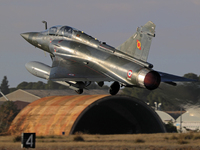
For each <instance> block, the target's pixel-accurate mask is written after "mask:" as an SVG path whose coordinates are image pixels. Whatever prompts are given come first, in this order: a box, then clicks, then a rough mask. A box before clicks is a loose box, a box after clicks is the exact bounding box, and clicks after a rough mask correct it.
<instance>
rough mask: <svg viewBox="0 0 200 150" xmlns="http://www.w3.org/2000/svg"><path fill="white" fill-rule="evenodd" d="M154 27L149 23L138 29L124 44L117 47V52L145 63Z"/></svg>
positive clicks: (153, 35)
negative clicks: (119, 51)
mask: <svg viewBox="0 0 200 150" xmlns="http://www.w3.org/2000/svg"><path fill="white" fill-rule="evenodd" d="M155 27H156V25H155V24H154V23H153V22H151V21H149V22H147V23H146V24H145V25H144V26H141V27H138V28H137V32H136V33H135V34H133V35H132V36H131V37H130V38H129V39H128V40H127V41H126V42H124V43H123V44H122V45H120V46H119V47H117V49H118V50H121V51H123V52H124V53H126V54H128V55H130V56H132V57H135V58H137V59H139V60H142V61H144V62H146V61H147V58H148V55H149V49H150V46H151V41H152V37H155Z"/></svg>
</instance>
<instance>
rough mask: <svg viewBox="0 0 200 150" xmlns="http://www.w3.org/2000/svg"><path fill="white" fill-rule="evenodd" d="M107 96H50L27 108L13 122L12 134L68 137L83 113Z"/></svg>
mask: <svg viewBox="0 0 200 150" xmlns="http://www.w3.org/2000/svg"><path fill="white" fill-rule="evenodd" d="M105 96H107V95H68V96H50V97H44V98H41V99H38V100H36V101H34V102H32V103H31V104H29V105H28V106H26V107H25V108H24V109H23V110H22V111H21V112H20V113H19V114H18V115H17V116H16V118H15V119H14V120H13V122H12V124H11V126H10V129H9V131H10V133H11V134H21V133H22V132H35V133H36V135H61V134H62V132H65V134H66V135H68V134H69V133H70V131H71V129H72V126H73V124H74V122H75V121H76V119H77V118H78V116H79V115H80V114H81V112H82V111H83V110H84V109H85V108H87V107H88V106H89V105H90V104H92V103H93V102H95V101H97V100H99V99H101V98H103V97H105Z"/></svg>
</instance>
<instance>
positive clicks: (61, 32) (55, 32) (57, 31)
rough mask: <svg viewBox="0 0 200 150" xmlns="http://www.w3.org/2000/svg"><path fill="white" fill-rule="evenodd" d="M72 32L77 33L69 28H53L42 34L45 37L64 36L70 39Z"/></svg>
mask: <svg viewBox="0 0 200 150" xmlns="http://www.w3.org/2000/svg"><path fill="white" fill-rule="evenodd" d="M73 31H77V30H76V29H75V28H72V27H69V26H60V25H58V26H53V27H51V28H49V29H47V30H45V31H44V32H42V33H43V34H45V35H52V36H65V37H68V38H71V36H72V33H73Z"/></svg>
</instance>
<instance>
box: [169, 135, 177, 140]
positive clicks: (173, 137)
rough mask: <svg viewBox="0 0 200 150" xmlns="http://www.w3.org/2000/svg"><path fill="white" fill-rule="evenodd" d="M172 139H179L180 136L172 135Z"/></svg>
mask: <svg viewBox="0 0 200 150" xmlns="http://www.w3.org/2000/svg"><path fill="white" fill-rule="evenodd" d="M170 139H171V140H178V137H176V136H175V135H172V136H171V138H170Z"/></svg>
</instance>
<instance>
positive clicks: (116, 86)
mask: <svg viewBox="0 0 200 150" xmlns="http://www.w3.org/2000/svg"><path fill="white" fill-rule="evenodd" d="M119 89H120V84H119V82H116V81H115V82H114V83H113V84H112V85H111V86H110V88H109V93H110V94H111V95H116V94H117V93H118V91H119Z"/></svg>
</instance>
